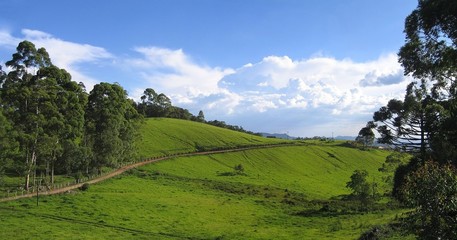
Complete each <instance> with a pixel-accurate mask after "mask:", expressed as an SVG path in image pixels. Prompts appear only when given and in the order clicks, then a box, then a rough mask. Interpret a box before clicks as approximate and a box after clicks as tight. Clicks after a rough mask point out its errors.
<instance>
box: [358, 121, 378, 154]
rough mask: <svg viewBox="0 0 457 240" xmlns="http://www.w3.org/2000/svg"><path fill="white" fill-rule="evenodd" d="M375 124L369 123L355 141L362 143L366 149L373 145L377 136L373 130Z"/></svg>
mask: <svg viewBox="0 0 457 240" xmlns="http://www.w3.org/2000/svg"><path fill="white" fill-rule="evenodd" d="M374 127H375V124H374V123H373V122H371V121H370V122H368V123H367V125H366V126H365V127H363V128H362V129H360V131H359V134H358V136H357V138H356V139H355V140H356V141H357V142H359V143H361V144H362V145H363V147H364V148H366V147H367V146H370V145H373V142H374V138H375V135H374V133H373V130H372V129H373V128H374Z"/></svg>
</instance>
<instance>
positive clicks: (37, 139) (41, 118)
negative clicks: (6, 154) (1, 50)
mask: <svg viewBox="0 0 457 240" xmlns="http://www.w3.org/2000/svg"><path fill="white" fill-rule="evenodd" d="M16 50H17V52H16V53H14V54H13V56H12V59H11V60H10V61H7V62H6V63H5V64H6V66H8V67H9V68H10V69H11V71H10V72H9V73H8V74H7V75H6V76H4V74H2V82H1V85H0V86H1V89H0V90H1V91H0V95H1V96H0V97H1V99H2V104H1V106H2V109H3V113H4V115H5V117H6V118H7V119H8V121H9V122H10V124H11V126H12V127H13V128H14V134H12V135H13V136H14V140H12V142H17V143H18V144H19V146H18V151H17V152H16V153H17V154H15V156H14V162H15V163H14V166H15V167H14V168H15V169H17V170H19V171H18V172H19V173H20V174H21V175H23V176H24V178H25V184H24V188H25V189H28V188H29V185H30V177H31V176H32V175H36V174H40V175H41V174H45V176H46V177H50V180H49V181H50V182H51V183H52V182H53V181H54V169H55V166H56V165H57V164H59V162H61V161H63V159H62V156H63V154H64V151H66V150H67V149H64V148H63V144H64V142H66V141H76V140H77V138H80V137H81V135H82V126H83V121H84V111H83V108H84V104H85V99H86V98H85V93H84V90H83V87H82V86H81V85H79V84H77V83H75V82H72V81H71V76H70V74H68V73H67V72H66V71H65V70H63V69H59V68H57V67H56V66H54V65H53V64H52V62H51V60H50V57H49V55H48V53H47V52H46V50H45V49H44V48H40V49H36V48H35V45H34V44H33V43H31V42H29V41H23V42H21V43H19V45H18V47H17V48H16Z"/></svg>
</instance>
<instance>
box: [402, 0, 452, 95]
mask: <svg viewBox="0 0 457 240" xmlns="http://www.w3.org/2000/svg"><path fill="white" fill-rule="evenodd" d="M456 26H457V3H456V1H454V0H419V4H418V6H417V8H416V9H415V10H414V11H413V12H412V13H411V14H410V15H409V16H408V17H407V18H406V20H405V30H404V32H405V34H406V43H405V45H404V46H403V47H402V48H401V49H400V52H399V61H400V63H401V64H402V66H403V67H404V69H405V74H411V75H412V76H413V77H415V78H418V79H429V80H431V81H434V82H435V89H434V90H435V91H434V93H435V96H437V95H438V94H439V91H438V90H440V89H441V90H443V89H447V90H448V91H445V92H441V94H443V93H444V94H447V95H455V88H456V84H457V83H456V81H455V80H456V68H457V60H456V59H457V31H456ZM449 90H450V91H449Z"/></svg>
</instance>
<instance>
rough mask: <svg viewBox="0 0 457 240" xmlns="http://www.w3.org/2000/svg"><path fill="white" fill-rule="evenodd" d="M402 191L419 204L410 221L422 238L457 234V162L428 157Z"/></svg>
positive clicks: (409, 199) (411, 200)
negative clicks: (450, 163)
mask: <svg viewBox="0 0 457 240" xmlns="http://www.w3.org/2000/svg"><path fill="white" fill-rule="evenodd" d="M402 194H403V196H404V199H405V202H406V203H407V204H409V206H411V207H415V212H414V213H413V214H412V216H411V221H410V223H411V225H412V228H413V229H414V232H416V233H418V235H419V237H420V238H421V239H456V238H457V229H456V228H455V226H456V225H457V171H456V169H455V168H454V167H453V166H451V165H444V166H440V165H439V164H438V163H436V162H432V161H427V162H426V163H425V164H424V165H423V166H422V167H420V168H419V169H417V170H416V171H414V172H412V173H410V174H409V175H408V176H407V177H406V183H405V185H404V186H403V188H402Z"/></svg>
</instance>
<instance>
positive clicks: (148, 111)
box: [137, 88, 172, 117]
mask: <svg viewBox="0 0 457 240" xmlns="http://www.w3.org/2000/svg"><path fill="white" fill-rule="evenodd" d="M171 107H172V105H171V100H170V98H168V97H167V96H166V95H165V94H163V93H160V94H158V93H156V91H154V89H152V88H146V89H145V90H144V92H143V95H142V96H141V103H139V104H138V108H137V109H138V112H140V113H142V114H143V115H144V116H146V117H167V115H168V113H169V111H170V108H171Z"/></svg>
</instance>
